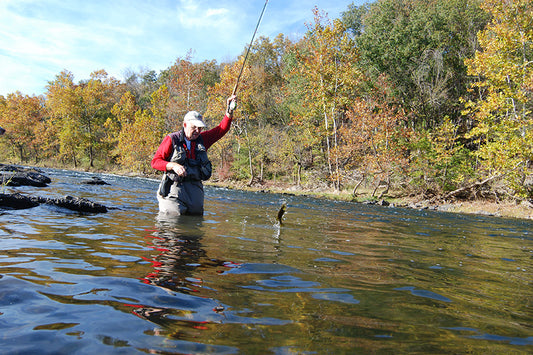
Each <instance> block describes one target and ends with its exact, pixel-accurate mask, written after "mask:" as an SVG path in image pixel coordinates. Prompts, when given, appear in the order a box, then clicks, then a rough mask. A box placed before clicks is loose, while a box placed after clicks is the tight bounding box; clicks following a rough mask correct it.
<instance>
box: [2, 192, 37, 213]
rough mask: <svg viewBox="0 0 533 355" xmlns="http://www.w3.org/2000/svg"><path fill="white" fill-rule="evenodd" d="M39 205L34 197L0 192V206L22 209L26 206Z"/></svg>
mask: <svg viewBox="0 0 533 355" xmlns="http://www.w3.org/2000/svg"><path fill="white" fill-rule="evenodd" d="M38 205H39V201H36V200H35V199H33V198H31V197H28V196H24V195H21V194H19V193H16V194H0V207H6V208H11V209H14V210H22V209H26V208H32V207H36V206H38Z"/></svg>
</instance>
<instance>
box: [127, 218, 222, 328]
mask: <svg viewBox="0 0 533 355" xmlns="http://www.w3.org/2000/svg"><path fill="white" fill-rule="evenodd" d="M203 222H204V219H203V217H202V216H179V215H171V214H166V213H159V214H158V215H157V218H156V224H155V229H154V230H152V231H151V233H150V234H149V235H147V236H146V237H145V241H146V244H147V247H148V248H149V249H151V250H152V251H153V254H151V255H150V257H143V259H144V260H146V261H148V262H150V263H151V265H152V268H153V269H152V271H151V272H150V273H148V274H147V275H145V276H144V277H142V278H141V280H142V282H143V283H145V284H149V285H155V286H158V287H160V288H162V289H165V290H167V291H169V293H170V294H172V293H173V292H179V293H181V294H191V295H195V296H199V297H206V296H203V295H200V293H201V292H202V290H205V287H204V285H203V280H202V279H201V278H197V277H194V273H195V272H197V271H198V270H199V269H203V270H206V269H208V268H218V267H220V266H223V265H224V262H223V261H220V260H216V259H210V258H209V257H208V256H207V253H206V251H205V249H204V248H203V246H202V238H203V236H204V232H203ZM212 310H213V311H214V312H222V311H223V310H224V307H223V306H221V305H216V306H214V307H213V309H212ZM133 312H134V313H135V314H136V315H138V316H140V317H142V318H145V319H147V320H149V321H151V322H154V323H157V324H159V325H162V326H164V327H171V326H172V325H173V323H176V320H177V319H176V317H175V316H176V310H175V309H173V308H164V307H151V306H140V307H138V308H136V309H134V311H133ZM179 313H181V314H180V316H184V315H186V313H187V312H179ZM171 316H173V317H171ZM186 318H188V319H187V322H189V321H190V320H191V319H190V318H191V317H186ZM177 323H180V324H181V323H182V322H177ZM194 323H195V325H193V327H194V328H196V329H203V328H205V326H204V325H200V324H203V323H206V321H198V322H194ZM174 325H175V324H174Z"/></svg>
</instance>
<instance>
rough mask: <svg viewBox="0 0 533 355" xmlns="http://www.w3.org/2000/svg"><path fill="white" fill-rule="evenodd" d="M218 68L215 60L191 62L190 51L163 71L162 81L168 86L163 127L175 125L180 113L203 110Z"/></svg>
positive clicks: (180, 116) (177, 123)
mask: <svg viewBox="0 0 533 355" xmlns="http://www.w3.org/2000/svg"><path fill="white" fill-rule="evenodd" d="M218 75H219V68H218V65H217V64H216V61H205V62H203V63H194V62H193V55H192V51H189V53H187V55H186V56H185V57H184V58H178V59H176V61H175V63H174V64H173V65H172V66H170V67H169V68H168V69H166V70H165V71H163V72H162V73H161V76H160V81H161V83H162V84H164V85H166V86H167V87H168V91H169V95H170V96H169V100H170V101H169V110H168V121H167V128H168V129H169V130H175V129H177V128H179V126H180V124H181V121H182V119H183V116H185V114H186V113H187V112H189V111H198V112H204V111H205V110H206V107H207V92H208V89H209V87H211V86H213V85H214V84H215V83H216V82H217V81H218Z"/></svg>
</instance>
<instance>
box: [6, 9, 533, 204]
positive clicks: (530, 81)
mask: <svg viewBox="0 0 533 355" xmlns="http://www.w3.org/2000/svg"><path fill="white" fill-rule="evenodd" d="M221 45H222V44H221ZM244 50H246V48H245V49H244ZM244 50H243V53H244ZM243 57H244V56H241V57H240V58H239V59H238V60H235V61H234V62H231V63H221V64H218V63H217V62H216V61H205V62H202V63H197V62H194V60H193V57H192V55H191V54H190V53H188V54H186V55H185V56H184V57H181V58H178V59H177V60H176V61H175V63H174V64H173V65H172V66H170V67H169V68H167V69H165V70H163V71H161V72H160V73H156V72H155V71H153V70H148V69H147V70H140V71H139V72H135V71H131V70H130V71H129V72H128V73H127V75H126V76H125V81H123V82H122V81H119V80H117V79H115V78H112V77H109V76H108V74H107V73H106V72H105V70H98V71H95V72H94V73H93V74H92V75H91V76H90V78H89V79H86V80H81V81H79V82H77V83H76V82H75V81H74V77H73V75H72V73H70V72H69V71H67V70H65V71H63V72H61V73H59V74H58V75H57V76H56V77H55V79H54V80H52V81H50V82H49V84H48V86H47V88H46V89H47V91H46V93H45V94H44V95H42V96H38V97H36V96H28V95H24V94H22V93H20V92H16V93H13V94H9V95H7V97H3V96H0V126H2V127H4V128H5V129H6V134H5V135H4V136H2V137H0V160H2V161H9V162H19V161H20V162H21V163H26V164H33V163H39V164H54V165H56V166H58V165H59V166H64V167H76V168H86V169H91V168H95V169H104V170H115V169H117V170H124V171H130V172H138V173H150V172H151V171H152V169H151V168H150V161H151V159H152V156H153V154H154V152H155V150H156V149H157V147H158V145H159V143H160V142H161V140H162V138H163V137H164V136H165V135H166V134H168V133H170V132H172V131H174V130H177V129H179V128H180V127H181V124H182V118H183V116H184V114H185V113H186V112H187V111H189V110H198V111H200V112H203V113H205V116H206V117H207V118H208V122H209V125H210V126H214V125H216V124H217V123H218V122H219V121H220V119H221V118H222V115H223V113H224V110H225V107H224V105H225V99H226V98H227V97H228V96H229V95H230V93H231V91H232V89H233V86H234V85H235V80H236V78H237V76H238V73H239V71H240V68H241V65H242V62H243ZM238 97H239V105H238V109H237V111H236V115H235V119H234V122H233V127H232V129H231V131H230V133H228V135H227V136H226V137H224V139H222V140H221V141H219V142H218V143H217V144H215V145H214V146H213V147H212V148H211V149H210V157H211V159H212V161H213V165H214V167H215V170H216V173H215V176H214V178H215V179H218V180H220V181H227V180H232V181H241V182H247V183H249V184H256V183H262V182H265V181H276V182H282V183H289V184H294V185H300V186H304V187H307V188H318V187H330V188H334V189H337V190H341V189H342V190H346V189H349V190H352V191H353V192H354V193H357V192H358V188H359V186H364V185H366V186H367V187H368V186H377V185H378V184H381V185H387V186H388V187H390V189H394V190H395V191H400V192H403V193H405V194H426V195H427V196H428V197H430V196H441V197H442V196H449V197H460V195H461V194H462V195H465V194H470V195H471V194H474V195H475V194H476V193H477V194H479V196H481V197H488V196H493V197H495V198H503V197H505V196H507V197H512V198H518V199H520V198H532V197H533V188H532V186H533V183H532V182H531V180H532V168H533V167H532V165H533V163H532V158H533V116H532V109H533V3H532V2H531V1H530V0H431V1H428V0H378V1H375V2H373V3H370V4H365V5H363V6H355V5H353V4H352V5H350V6H348V8H347V9H346V11H345V12H343V13H342V16H341V18H339V19H333V20H331V19H328V18H327V16H325V15H324V14H323V13H322V12H321V11H320V10H319V9H315V18H314V22H313V23H311V24H309V25H308V31H307V33H306V35H305V36H304V37H303V38H301V39H299V40H297V41H296V42H295V41H291V40H289V39H288V38H287V36H285V35H283V34H279V35H278V36H277V37H276V38H274V39H270V38H266V37H261V38H258V39H257V40H256V41H255V42H254V43H253V46H252V48H251V51H250V55H249V58H248V61H247V63H246V66H245V69H244V73H243V78H242V81H241V83H240V85H239V93H238ZM496 182H497V183H496Z"/></svg>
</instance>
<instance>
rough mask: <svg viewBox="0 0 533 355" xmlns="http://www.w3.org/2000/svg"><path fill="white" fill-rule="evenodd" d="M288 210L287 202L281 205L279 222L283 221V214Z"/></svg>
mask: <svg viewBox="0 0 533 355" xmlns="http://www.w3.org/2000/svg"><path fill="white" fill-rule="evenodd" d="M286 210H287V204H285V203H284V204H283V205H281V208H280V209H279V211H278V217H277V218H276V219H277V220H278V222H279V224H282V223H283V215H284V214H285V211H286Z"/></svg>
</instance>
